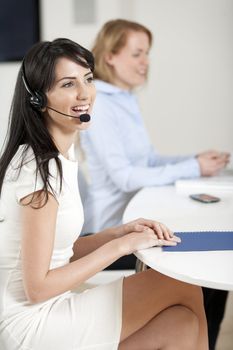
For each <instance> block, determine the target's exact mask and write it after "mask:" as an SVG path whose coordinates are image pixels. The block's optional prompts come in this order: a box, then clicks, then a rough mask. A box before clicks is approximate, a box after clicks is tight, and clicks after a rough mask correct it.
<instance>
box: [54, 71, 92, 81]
mask: <svg viewBox="0 0 233 350" xmlns="http://www.w3.org/2000/svg"><path fill="white" fill-rule="evenodd" d="M88 75H93V73H92V72H88V73H86V74H84V78H86V77H87V76H88ZM65 79H72V80H75V79H77V78H76V77H63V78H61V79H58V80H57V83H59V81H62V80H65Z"/></svg>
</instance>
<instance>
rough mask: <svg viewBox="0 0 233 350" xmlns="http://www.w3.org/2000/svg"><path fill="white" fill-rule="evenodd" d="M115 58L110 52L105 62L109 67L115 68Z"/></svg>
mask: <svg viewBox="0 0 233 350" xmlns="http://www.w3.org/2000/svg"><path fill="white" fill-rule="evenodd" d="M114 57H115V55H114V54H113V53H112V52H108V53H106V54H105V56H104V60H105V62H106V63H107V64H108V65H109V66H114Z"/></svg>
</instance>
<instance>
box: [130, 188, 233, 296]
mask: <svg viewBox="0 0 233 350" xmlns="http://www.w3.org/2000/svg"><path fill="white" fill-rule="evenodd" d="M190 193H193V190H192V191H190ZM207 193H210V194H213V195H216V196H218V197H220V198H221V201H220V202H218V203H211V204H204V203H199V202H197V201H194V200H192V199H190V198H189V191H187V190H186V191H185V192H181V191H177V190H176V188H175V186H163V187H149V188H144V189H142V190H140V191H139V192H138V193H137V194H136V196H135V197H134V198H133V199H132V200H131V201H130V203H129V204H128V206H127V208H126V210H125V213H124V217H123V222H128V221H131V220H134V219H136V218H138V217H144V218H148V219H154V220H158V221H160V222H162V223H164V224H166V225H167V226H168V227H169V228H171V229H172V230H173V231H180V232H181V231H182V232H188V231H211V230H215V231H217V230H220V231H228V230H230V231H233V192H232V191H223V192H219V191H217V190H214V191H212V190H211V191H210V190H208V192H207ZM135 255H136V256H137V257H138V258H139V259H140V260H141V261H142V262H143V263H145V264H146V265H148V266H150V267H151V268H153V269H155V270H157V271H159V272H161V273H163V274H165V275H167V276H170V277H173V278H175V279H178V280H181V281H184V282H187V283H192V284H196V285H200V286H203V287H209V288H215V289H223V290H233V251H232V250H229V251H208V252H206V251H204V252H203V251H202V252H164V251H162V249H161V248H160V247H154V248H150V249H144V250H140V251H138V252H136V253H135Z"/></svg>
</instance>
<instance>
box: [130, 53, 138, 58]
mask: <svg viewBox="0 0 233 350" xmlns="http://www.w3.org/2000/svg"><path fill="white" fill-rule="evenodd" d="M132 56H133V57H139V56H140V53H134V54H133V55H132Z"/></svg>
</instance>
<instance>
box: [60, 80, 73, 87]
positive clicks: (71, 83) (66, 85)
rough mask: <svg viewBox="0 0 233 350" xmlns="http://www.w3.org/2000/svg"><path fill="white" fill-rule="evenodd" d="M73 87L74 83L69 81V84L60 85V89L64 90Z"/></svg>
mask: <svg viewBox="0 0 233 350" xmlns="http://www.w3.org/2000/svg"><path fill="white" fill-rule="evenodd" d="M73 85H74V83H73V82H72V81H69V82H67V83H64V84H63V85H62V87H64V88H69V87H71V86H73Z"/></svg>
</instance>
